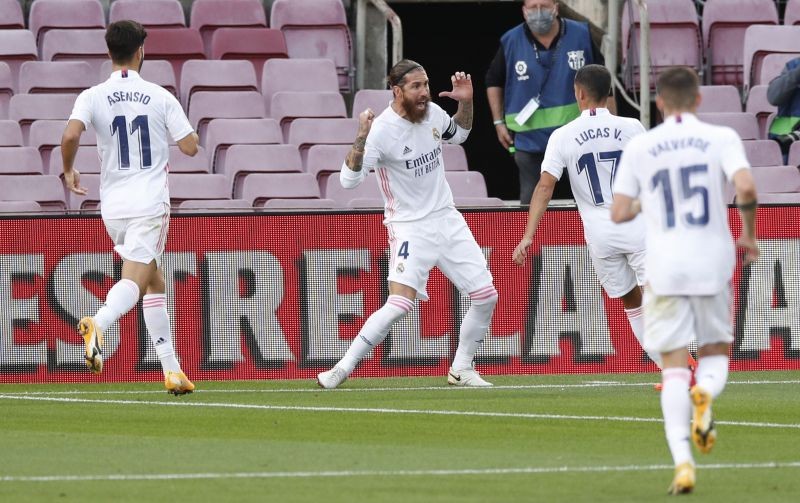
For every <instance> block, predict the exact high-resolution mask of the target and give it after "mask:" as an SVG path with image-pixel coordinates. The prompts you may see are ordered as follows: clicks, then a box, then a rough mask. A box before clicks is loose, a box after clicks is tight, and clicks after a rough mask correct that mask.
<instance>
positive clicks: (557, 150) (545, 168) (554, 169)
mask: <svg viewBox="0 0 800 503" xmlns="http://www.w3.org/2000/svg"><path fill="white" fill-rule="evenodd" d="M561 136H562V135H560V134H559V133H558V131H557V130H556V131H554V132H553V134H552V135H550V141H548V142H547V148H546V149H545V151H544V159H543V160H542V173H550V174H551V175H553V176H554V177H556V179H558V180H560V179H561V175H563V174H564V168H566V167H567V163H566V161H565V160H564V156H563V155H562V154H561Z"/></svg>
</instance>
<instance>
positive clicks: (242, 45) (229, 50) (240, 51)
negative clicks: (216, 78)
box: [211, 28, 289, 90]
mask: <svg viewBox="0 0 800 503" xmlns="http://www.w3.org/2000/svg"><path fill="white" fill-rule="evenodd" d="M288 57H289V52H288V51H287V49H286V40H285V39H284V38H283V32H282V31H280V30H274V29H271V28H219V29H217V30H215V31H214V34H213V35H212V36H211V59H246V60H248V61H250V62H251V63H253V68H254V69H255V71H256V77H257V78H258V86H259V90H260V89H261V73H262V72H263V70H264V62H265V61H267V60H269V59H272V58H288Z"/></svg>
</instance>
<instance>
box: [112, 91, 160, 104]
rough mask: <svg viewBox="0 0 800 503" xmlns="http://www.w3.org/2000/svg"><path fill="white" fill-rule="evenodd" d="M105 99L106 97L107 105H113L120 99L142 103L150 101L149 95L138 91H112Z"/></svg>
mask: <svg viewBox="0 0 800 503" xmlns="http://www.w3.org/2000/svg"><path fill="white" fill-rule="evenodd" d="M106 99H108V105H109V106H113V105H114V104H115V103H119V102H120V101H132V102H134V103H141V104H142V105H147V104H148V103H150V95H149V94H144V93H140V92H139V91H132V92H131V91H114V92H113V93H111V94H110V95H108V96H106Z"/></svg>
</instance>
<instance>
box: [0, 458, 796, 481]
mask: <svg viewBox="0 0 800 503" xmlns="http://www.w3.org/2000/svg"><path fill="white" fill-rule="evenodd" d="M673 468H674V467H673V466H672V465H625V466H553V467H534V466H532V467H520V468H466V469H459V470H364V471H355V470H342V471H319V472H313V471H302V472H233V473H153V474H146V473H143V474H133V475H131V474H109V475H41V476H14V475H12V476H2V477H0V482H86V481H131V480H197V479H255V478H332V477H376V476H377V477H409V476H411V477H420V476H422V477H424V476H428V477H441V476H456V475H530V474H533V475H538V474H558V473H603V472H647V471H660V470H672V469H673ZM697 468H698V469H700V470H754V469H774V468H800V461H789V462H783V463H782V462H768V463H718V464H709V465H698V467H697Z"/></svg>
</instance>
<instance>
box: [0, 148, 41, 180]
mask: <svg viewBox="0 0 800 503" xmlns="http://www.w3.org/2000/svg"><path fill="white" fill-rule="evenodd" d="M41 174H43V173H42V158H41V157H39V152H37V151H36V149H35V148H33V147H0V175H41ZM0 180H1V179H0ZM0 183H2V181H0Z"/></svg>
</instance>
